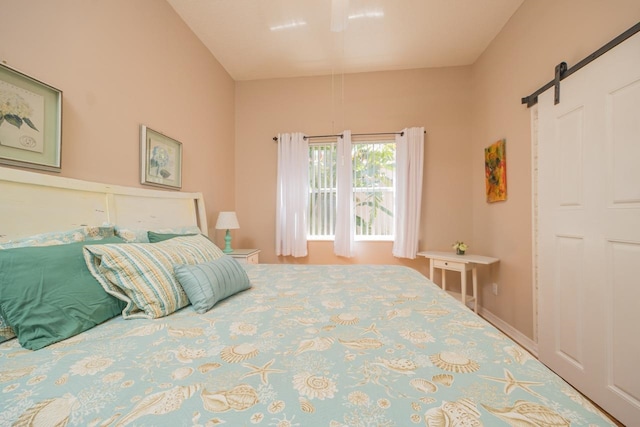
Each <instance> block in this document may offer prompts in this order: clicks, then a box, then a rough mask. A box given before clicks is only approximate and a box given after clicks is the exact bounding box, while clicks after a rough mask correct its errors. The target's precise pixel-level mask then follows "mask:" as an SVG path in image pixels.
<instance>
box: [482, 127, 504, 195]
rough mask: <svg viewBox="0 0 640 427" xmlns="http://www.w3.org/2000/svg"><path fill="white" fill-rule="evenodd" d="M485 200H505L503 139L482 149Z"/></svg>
mask: <svg viewBox="0 0 640 427" xmlns="http://www.w3.org/2000/svg"><path fill="white" fill-rule="evenodd" d="M484 176H485V184H486V185H485V187H486V191H487V202H489V203H491V202H498V201H501V200H507V151H506V141H505V140H504V139H502V140H500V141H497V142H495V143H493V144H491V145H490V146H488V147H487V148H485V149H484Z"/></svg>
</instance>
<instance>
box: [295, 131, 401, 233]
mask: <svg viewBox="0 0 640 427" xmlns="http://www.w3.org/2000/svg"><path fill="white" fill-rule="evenodd" d="M374 144H390V145H393V147H394V148H393V161H392V163H391V164H392V176H391V179H392V185H391V186H390V187H384V188H386V189H387V191H388V189H389V188H390V189H391V197H392V203H391V212H392V214H393V215H395V197H396V186H395V180H396V169H395V159H396V141H395V140H390V139H388V138H380V139H377V138H376V139H371V138H366V139H357V140H355V141H352V145H353V146H355V145H374ZM314 146H333V147H334V153H335V150H337V141H336V140H332V141H321V142H312V143H309V148H310V150H309V184H310V185H309V201H308V203H307V212H308V214H309V218H308V222H309V223H308V225H307V240H308V241H318V242H321V241H335V216H334V217H333V225H332V226H331V227H332V228H333V230H334V234H311V233H310V232H311V230H312V227H313V226H312V215H311V212H312V204H311V203H312V202H311V198H312V195H313V193H314V191H315V189H314V188H312V186H311V181H312V175H313V174H312V163H313V162H314V159H313V158H312V155H311V147H314ZM352 150H355V149H352ZM354 154H355V153H354V151H352V155H351V161H352V162H354V161H355V156H354ZM352 166H353V170H354V171H353V175H354V180H355V165H353V164H352ZM359 188H366V187H359ZM324 192H327V193H329V192H331V193H335V192H337V183H336V182H335V179H334V182H333V187H330V188H326V189H324ZM355 194H356V187H355V182H354V183H353V184H352V188H351V195H352V197H353V201H354V204H355ZM330 204H331V202H330ZM334 206H335V205H334ZM355 214H356V210H355V206H354V212H353V215H354V217H353V219H354V221H355ZM354 227H355V226H354ZM391 229H392V231H391V234H388V235H383V234H371V235H366V234H356V230H355V229H354V241H357V242H360V241H362V242H367V241H370V242H389V241H394V239H395V221H394V220H393V216H392V217H391Z"/></svg>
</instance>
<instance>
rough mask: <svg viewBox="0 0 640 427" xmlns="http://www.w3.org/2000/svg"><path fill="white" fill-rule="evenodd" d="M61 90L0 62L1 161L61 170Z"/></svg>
mask: <svg viewBox="0 0 640 427" xmlns="http://www.w3.org/2000/svg"><path fill="white" fill-rule="evenodd" d="M61 124H62V92H61V91H60V90H58V89H56V88H54V87H52V86H49V85H48V84H46V83H42V82H41V81H38V80H36V79H34V78H32V77H29V76H27V75H26V74H23V73H21V72H19V71H16V70H14V69H13V68H10V67H7V66H6V65H4V64H0V163H2V164H6V165H11V166H21V167H27V168H34V169H41V170H48V171H53V172H60V168H61V151H60V149H61V129H62V128H61Z"/></svg>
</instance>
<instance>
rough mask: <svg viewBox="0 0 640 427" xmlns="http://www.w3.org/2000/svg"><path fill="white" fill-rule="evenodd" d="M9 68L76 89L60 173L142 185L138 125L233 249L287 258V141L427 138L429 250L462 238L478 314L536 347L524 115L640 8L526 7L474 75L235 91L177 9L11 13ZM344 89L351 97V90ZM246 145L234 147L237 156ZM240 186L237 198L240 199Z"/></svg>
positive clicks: (375, 258)
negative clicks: (279, 161)
mask: <svg viewBox="0 0 640 427" xmlns="http://www.w3.org/2000/svg"><path fill="white" fill-rule="evenodd" d="M0 10H1V11H2V12H1V13H0V36H1V39H2V42H1V43H0V60H1V61H4V62H5V63H6V64H7V65H9V66H12V67H14V68H17V69H19V70H21V71H23V72H24V73H26V74H28V75H30V76H32V77H34V78H37V79H40V80H42V81H44V82H46V83H48V84H50V85H52V86H55V87H57V88H59V89H61V90H63V92H64V97H63V99H64V104H63V112H64V118H63V150H62V151H63V152H62V165H63V168H62V172H61V175H63V176H68V177H73V178H79V179H85V180H91V181H101V182H109V183H113V184H121V185H129V186H137V185H140V184H139V136H138V132H139V125H140V124H146V125H148V126H150V127H151V128H153V129H156V130H158V131H161V132H163V133H165V134H167V135H169V136H171V137H173V138H176V139H178V140H180V141H181V142H182V143H183V147H184V164H183V167H184V170H183V188H184V190H186V191H202V192H203V193H204V195H205V198H206V200H207V212H208V221H209V225H210V234H211V235H212V236H215V238H216V241H217V242H218V243H219V244H221V243H222V233H219V232H218V233H215V230H213V226H214V225H215V220H216V216H217V212H218V211H220V210H232V209H236V210H237V212H238V216H239V220H240V225H241V229H240V230H236V231H234V232H233V233H234V239H235V240H234V246H236V247H256V248H260V249H261V250H262V253H261V260H262V261H265V262H282V260H279V259H278V258H277V257H276V256H275V251H274V246H275V243H274V234H275V230H274V224H275V179H276V145H275V143H274V142H273V141H272V140H271V138H272V137H273V136H274V135H275V134H277V133H278V132H291V131H303V132H306V133H308V134H325V133H333V132H340V131H342V130H343V129H345V128H349V129H351V130H352V131H353V132H385V131H394V130H398V129H401V128H403V127H407V126H424V127H425V128H426V130H427V136H426V151H425V178H424V198H423V214H422V221H421V224H422V230H421V244H420V247H421V248H422V249H448V248H449V246H450V244H451V243H452V242H453V241H454V240H457V239H463V240H465V241H466V242H468V243H469V244H470V245H471V252H477V253H484V254H487V255H493V256H496V257H499V258H500V259H501V262H500V265H499V266H498V267H494V268H492V269H491V275H490V274H488V272H487V271H486V270H482V271H481V284H485V285H488V284H489V283H491V282H492V281H496V282H497V283H498V284H499V286H500V293H499V295H498V296H497V297H495V296H493V295H492V294H491V292H490V286H483V287H482V298H481V302H482V305H483V306H484V307H485V308H488V309H489V310H490V311H491V312H493V313H494V314H495V315H497V316H498V317H500V318H501V319H502V320H504V321H505V322H507V323H509V324H510V325H512V326H513V327H515V328H517V329H518V330H519V331H521V332H522V333H523V334H525V335H527V336H529V337H533V333H534V320H533V319H534V317H533V289H532V279H531V270H532V251H531V241H532V238H531V185H532V182H531V149H530V148H531V147H530V144H531V142H530V141H531V138H530V126H529V111H528V110H527V108H526V107H525V106H522V105H521V104H520V98H521V97H522V96H525V95H528V94H530V93H531V92H533V91H534V90H536V89H537V88H538V87H540V86H541V85H542V84H544V83H546V82H547V81H549V80H550V79H551V78H552V75H553V68H554V66H555V65H556V64H558V63H559V62H561V61H566V62H567V63H568V64H569V65H570V66H571V65H572V64H575V63H576V62H577V61H578V60H580V59H582V58H583V57H585V56H586V55H588V54H589V53H591V52H592V51H594V50H595V49H597V48H598V47H600V46H601V45H603V44H604V43H606V42H607V41H609V40H610V39H612V38H613V37H615V36H616V35H618V34H619V33H621V32H622V31H624V30H626V29H627V28H629V27H631V26H632V25H633V24H635V23H636V22H638V20H639V18H640V2H638V1H637V0H526V1H525V3H524V4H523V5H522V7H521V8H520V9H519V10H518V11H517V13H516V14H515V15H514V17H513V18H512V19H511V20H510V21H509V23H508V24H507V25H506V26H505V28H504V29H503V30H502V31H501V33H500V34H499V35H498V36H497V37H496V39H495V40H494V41H493V42H492V43H491V45H490V46H489V48H488V49H487V50H486V52H485V53H484V54H483V55H482V56H481V57H480V58H479V59H478V61H477V62H476V63H475V64H474V65H473V66H470V67H460V68H443V69H421V70H408V71H394V72H380V73H369V74H353V75H346V76H344V88H343V87H342V76H335V77H334V78H332V77H331V76H324V77H309V78H298V79H275V80H264V81H250V82H237V83H234V82H233V81H232V80H231V78H230V77H229V76H228V74H227V73H226V72H225V71H224V69H223V68H222V67H221V66H220V64H219V63H218V62H217V61H216V60H215V58H214V57H213V56H211V54H210V53H209V52H208V51H207V50H206V49H205V47H204V46H203V45H202V44H201V43H200V42H199V41H198V40H197V38H196V37H195V36H194V35H193V34H192V33H191V32H190V31H189V29H188V27H187V26H186V25H185V24H184V23H183V22H182V21H181V20H180V18H179V17H178V16H177V15H176V14H175V13H174V11H173V9H172V8H171V7H170V6H169V5H168V4H167V3H165V2H162V1H156V0H135V1H129V0H109V1H106V0H105V1H82V0H56V1H49V0H24V1H9V0H0ZM343 89H344V90H343ZM500 138H506V140H507V157H508V165H509V166H508V186H509V200H508V201H506V202H501V203H495V204H487V203H486V202H485V199H484V173H483V148H484V147H486V146H487V145H489V144H491V143H492V142H494V141H496V140H497V139H500ZM234 142H235V144H234ZM234 189H235V192H234ZM309 247H310V253H311V255H310V256H309V257H307V258H305V259H302V260H295V261H293V260H291V259H287V260H286V262H308V263H344V262H358V263H392V264H397V263H400V264H406V265H409V266H412V267H414V268H417V269H418V270H420V271H422V272H423V273H426V271H427V269H426V261H425V260H417V261H404V260H398V259H396V258H393V257H392V256H391V253H390V252H391V244H390V243H387V242H382V243H380V242H378V243H362V244H358V245H357V248H356V250H357V256H356V257H355V258H354V259H352V260H345V259H343V258H337V257H335V256H333V252H332V245H331V243H330V242H312V243H310V245H309Z"/></svg>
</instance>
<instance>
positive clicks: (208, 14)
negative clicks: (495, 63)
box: [168, 0, 524, 80]
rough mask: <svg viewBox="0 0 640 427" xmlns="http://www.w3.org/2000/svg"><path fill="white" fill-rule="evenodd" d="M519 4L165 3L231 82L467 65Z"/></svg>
mask: <svg viewBox="0 0 640 427" xmlns="http://www.w3.org/2000/svg"><path fill="white" fill-rule="evenodd" d="M523 1H524V0H168V2H169V3H170V4H171V6H173V8H174V9H175V11H176V12H177V13H178V14H179V15H180V16H181V17H182V19H183V20H184V21H185V22H186V23H187V25H189V27H190V28H191V29H192V30H193V32H194V33H195V34H196V35H197V36H198V37H199V38H200V40H202V42H203V43H204V45H205V46H206V47H207V48H208V49H209V50H210V51H211V53H213V55H214V56H215V57H216V59H218V61H220V63H221V64H222V65H223V67H224V68H225V69H226V70H227V72H228V73H229V74H230V75H231V77H232V78H233V79H234V80H255V79H266V78H278V77H296V76H310V75H326V74H332V73H353V72H366V71H381V70H399V69H410V68H425V67H448V66H460V65H469V64H472V63H473V62H474V61H475V60H476V59H477V58H478V56H480V54H481V53H482V52H483V51H484V50H485V49H486V47H487V46H488V45H489V43H490V42H491V40H493V38H494V37H495V36H496V34H498V32H500V30H501V29H502V27H503V26H504V25H505V24H506V22H507V21H508V20H509V18H510V17H511V16H512V15H513V14H514V13H515V11H516V10H517V9H518V7H519V6H520V5H521V4H522V2H523ZM343 11H344V12H343ZM332 28H333V30H334V31H332Z"/></svg>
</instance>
